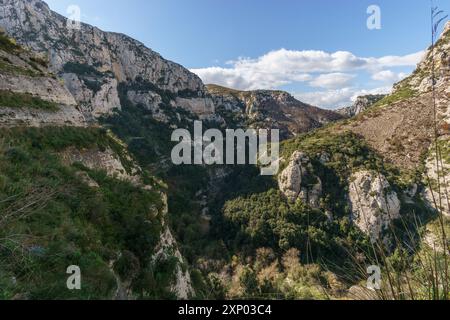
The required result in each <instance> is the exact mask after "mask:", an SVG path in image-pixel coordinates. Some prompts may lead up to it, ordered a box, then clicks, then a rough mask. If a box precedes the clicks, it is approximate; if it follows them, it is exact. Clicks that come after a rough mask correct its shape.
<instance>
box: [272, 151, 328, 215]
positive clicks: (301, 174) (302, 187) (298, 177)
mask: <svg viewBox="0 0 450 320" xmlns="http://www.w3.org/2000/svg"><path fill="white" fill-rule="evenodd" d="M278 185H279V188H280V191H281V192H282V193H283V194H284V195H285V196H286V198H288V199H289V201H291V202H295V201H297V200H298V199H299V200H301V201H302V202H303V203H305V204H308V205H310V206H311V207H312V208H318V207H319V200H320V197H321V195H322V181H321V180H320V178H319V177H317V176H316V175H315V174H314V167H313V165H312V164H311V160H310V159H309V157H308V156H307V155H306V154H304V153H302V152H295V153H294V154H293V155H292V157H291V159H290V162H289V164H288V166H287V167H286V169H285V170H284V171H283V172H282V173H281V174H280V176H279V178H278Z"/></svg>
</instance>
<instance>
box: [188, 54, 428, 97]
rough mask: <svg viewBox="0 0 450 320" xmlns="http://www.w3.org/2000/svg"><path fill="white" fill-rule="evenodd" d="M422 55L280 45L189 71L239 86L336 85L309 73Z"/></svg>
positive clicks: (405, 62)
mask: <svg viewBox="0 0 450 320" xmlns="http://www.w3.org/2000/svg"><path fill="white" fill-rule="evenodd" d="M422 56H423V52H417V53H414V54H409V55H405V56H384V57H381V58H374V57H368V58H366V57H358V56H356V55H354V54H353V53H351V52H348V51H337V52H334V53H327V52H324V51H313V50H306V51H294V50H286V49H280V50H276V51H271V52H269V53H267V54H265V55H263V56H261V57H258V58H255V59H252V58H239V59H238V60H235V61H230V62H229V65H230V67H228V68H222V67H210V68H201V69H192V70H191V71H192V72H194V73H196V74H197V75H199V76H200V78H201V79H202V80H203V82H205V83H215V84H219V85H224V86H227V87H232V88H235V89H241V90H254V89H276V88H279V87H281V86H283V85H287V84H293V83H301V82H307V81H311V82H312V84H313V85H314V83H315V84H317V85H318V86H319V87H324V88H335V89H336V88H339V86H338V84H337V83H333V82H332V81H331V82H330V81H329V82H327V81H320V79H319V80H317V78H316V79H314V78H313V76H312V75H311V73H319V74H321V73H328V74H330V73H331V74H333V73H334V74H343V73H345V72H356V71H358V70H365V71H368V72H370V73H377V72H379V71H381V70H383V69H385V68H391V67H400V66H401V67H404V66H415V65H416V64H417V63H418V62H419V61H420V59H421V57H422ZM328 77H331V76H328ZM319 78H320V75H319ZM325 79H326V77H325ZM322 80H323V79H322ZM317 81H318V82H317ZM341 81H342V83H341V88H342V86H346V85H348V83H347V82H346V81H349V80H346V81H343V80H342V79H341Z"/></svg>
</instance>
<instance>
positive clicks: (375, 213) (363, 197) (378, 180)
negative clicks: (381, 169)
mask: <svg viewBox="0 0 450 320" xmlns="http://www.w3.org/2000/svg"><path fill="white" fill-rule="evenodd" d="M349 199H350V203H351V210H352V220H353V222H354V223H355V225H356V226H357V227H358V228H359V229H360V230H361V231H362V232H364V233H365V234H367V235H368V236H369V237H370V239H371V240H372V241H373V242H375V241H377V240H379V239H380V238H381V236H382V233H383V232H384V231H386V230H387V229H388V227H389V225H390V224H391V222H392V221H393V220H395V219H398V218H400V200H399V199H398V197H397V194H396V193H395V192H394V191H391V190H390V184H389V182H388V181H387V180H386V178H385V177H384V176H383V175H381V174H377V173H375V172H370V171H360V172H357V173H354V174H353V175H352V176H351V178H350V187H349Z"/></svg>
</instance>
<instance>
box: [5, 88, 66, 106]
mask: <svg viewBox="0 0 450 320" xmlns="http://www.w3.org/2000/svg"><path fill="white" fill-rule="evenodd" d="M0 106H2V107H9V108H31V109H41V110H48V111H58V109H59V108H58V105H57V104H56V103H55V102H51V101H46V100H42V99H41V98H39V97H35V96H33V95H31V94H29V93H18V92H11V91H7V90H0Z"/></svg>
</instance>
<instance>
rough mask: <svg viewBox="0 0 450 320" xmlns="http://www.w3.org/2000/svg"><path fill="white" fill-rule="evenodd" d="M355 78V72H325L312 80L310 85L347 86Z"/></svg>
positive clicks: (324, 86)
mask: <svg viewBox="0 0 450 320" xmlns="http://www.w3.org/2000/svg"><path fill="white" fill-rule="evenodd" d="M353 78H355V75H354V74H348V73H324V74H321V75H319V76H318V77H316V78H315V79H314V80H312V81H310V82H309V85H310V86H311V87H316V88H326V89H337V88H343V87H347V86H348V85H349V84H350V82H351V81H352V79H353Z"/></svg>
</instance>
